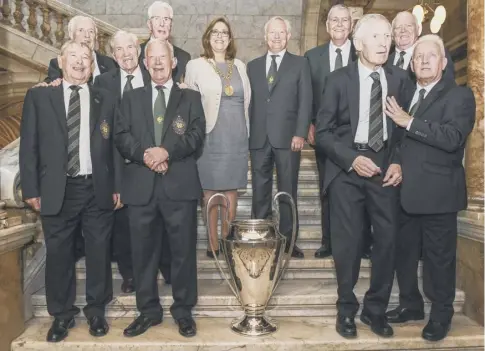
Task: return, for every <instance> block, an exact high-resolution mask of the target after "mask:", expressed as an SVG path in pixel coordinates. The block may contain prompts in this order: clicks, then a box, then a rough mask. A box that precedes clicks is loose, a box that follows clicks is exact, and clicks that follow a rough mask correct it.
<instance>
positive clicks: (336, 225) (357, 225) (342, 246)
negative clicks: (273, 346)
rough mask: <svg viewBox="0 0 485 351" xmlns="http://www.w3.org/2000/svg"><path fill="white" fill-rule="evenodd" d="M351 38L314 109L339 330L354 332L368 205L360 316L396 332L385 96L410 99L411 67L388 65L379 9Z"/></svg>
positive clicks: (393, 175)
mask: <svg viewBox="0 0 485 351" xmlns="http://www.w3.org/2000/svg"><path fill="white" fill-rule="evenodd" d="M353 41H354V45H355V48H356V50H357V51H358V52H359V59H358V61H357V62H354V63H351V64H349V65H348V66H347V67H344V68H342V69H339V70H337V71H335V72H332V73H331V74H330V75H329V76H328V78H327V83H326V87H325V92H324V95H323V100H322V103H321V106H320V110H319V112H318V115H317V125H316V137H315V139H316V140H315V141H316V147H317V148H320V149H321V150H322V151H323V152H325V154H326V155H327V160H326V163H325V183H324V191H327V192H328V193H329V196H330V198H329V199H330V212H331V214H332V220H331V221H330V226H331V235H332V253H333V258H334V261H335V269H336V272H337V283H338V300H337V309H338V315H337V322H336V330H337V332H338V333H339V334H340V335H342V336H343V337H355V336H356V335H357V329H356V326H355V322H354V318H355V315H356V314H357V311H358V309H359V302H358V301H357V298H356V297H355V294H354V292H353V289H354V287H355V284H356V283H357V279H358V277H359V269H360V253H361V242H362V235H363V223H364V214H365V211H367V213H368V214H369V216H370V219H371V223H372V226H373V232H372V236H373V242H374V244H373V248H372V256H371V261H372V268H371V279H370V287H369V290H368V291H367V293H366V294H365V297H364V306H363V309H362V314H361V317H360V319H361V321H362V322H363V323H365V324H367V325H370V327H371V330H372V331H373V332H374V333H376V334H377V335H379V336H382V337H390V336H392V335H393V330H392V328H391V326H390V325H389V324H388V323H387V320H386V317H385V312H386V308H387V305H388V303H389V297H390V294H391V287H392V281H393V277H394V269H393V267H392V264H390V263H391V262H394V242H395V239H396V235H397V229H398V228H397V225H398V222H397V211H398V188H397V186H398V185H399V184H400V182H401V180H402V177H401V166H400V165H399V143H398V142H399V140H400V133H399V132H398V130H396V129H397V126H396V124H395V123H394V122H393V121H392V120H391V119H389V118H387V117H386V115H385V114H384V113H383V108H384V101H385V99H386V96H394V97H395V98H396V99H397V101H399V103H400V104H403V103H406V100H405V99H406V91H407V89H408V88H409V82H410V81H409V79H408V77H407V74H406V72H404V71H403V70H401V69H399V68H395V67H385V68H384V67H383V65H384V63H385V62H386V60H387V56H388V53H389V47H390V45H391V24H390V23H389V22H388V20H387V19H386V18H385V17H384V16H382V15H376V14H370V15H365V16H364V17H362V18H361V19H360V20H359V21H358V22H357V24H356V26H355V31H354V36H353Z"/></svg>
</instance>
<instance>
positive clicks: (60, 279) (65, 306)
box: [41, 178, 113, 319]
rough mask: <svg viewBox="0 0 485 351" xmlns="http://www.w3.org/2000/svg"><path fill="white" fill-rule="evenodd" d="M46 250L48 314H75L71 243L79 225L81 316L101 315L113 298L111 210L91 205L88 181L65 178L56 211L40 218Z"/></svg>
mask: <svg viewBox="0 0 485 351" xmlns="http://www.w3.org/2000/svg"><path fill="white" fill-rule="evenodd" d="M41 218H42V227H43V230H44V238H45V244H46V249H47V254H46V271H45V290H46V300H47V310H48V312H49V314H50V315H51V316H54V317H56V318H61V319H68V318H71V317H73V316H75V315H76V314H78V313H79V309H78V308H77V307H76V306H74V302H75V300H76V267H75V263H76V259H75V255H74V246H75V241H76V234H77V233H78V231H79V228H81V229H82V231H83V233H84V242H85V251H86V302H87V305H86V306H85V307H84V314H85V316H86V317H87V318H90V317H93V316H104V312H105V306H106V305H107V304H108V303H109V302H110V301H111V300H112V298H113V285H112V277H111V261H110V239H111V232H112V226H113V211H112V210H102V209H100V208H99V207H98V205H97V203H96V198H95V193H94V187H93V181H92V179H85V178H75V179H73V178H67V183H66V190H65V195H64V202H63V204H62V208H61V210H60V212H59V213H58V214H57V215H53V216H44V215H42V216H41Z"/></svg>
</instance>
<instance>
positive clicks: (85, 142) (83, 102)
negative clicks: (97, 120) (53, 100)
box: [62, 79, 93, 175]
mask: <svg viewBox="0 0 485 351" xmlns="http://www.w3.org/2000/svg"><path fill="white" fill-rule="evenodd" d="M71 85H73V84H71V83H68V82H66V81H65V80H64V79H63V80H62V89H63V91H64V107H65V110H66V118H67V113H68V111H69V100H70V99H71V93H72V89H70V88H69V87H70V86H71ZM80 87H81V89H79V99H80V101H79V103H80V105H79V106H80V108H81V121H80V122H81V123H80V124H81V125H80V130H79V175H86V174H92V173H93V166H92V163H91V142H90V136H89V135H90V132H89V131H90V129H89V115H90V111H91V98H90V95H89V88H88V84H87V83H84V84H81V85H80Z"/></svg>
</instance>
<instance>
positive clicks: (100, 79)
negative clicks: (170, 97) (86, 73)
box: [94, 67, 151, 102]
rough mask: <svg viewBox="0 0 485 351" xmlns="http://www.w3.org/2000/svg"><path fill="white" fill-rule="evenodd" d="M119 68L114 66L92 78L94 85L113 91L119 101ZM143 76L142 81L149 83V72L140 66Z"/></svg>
mask: <svg viewBox="0 0 485 351" xmlns="http://www.w3.org/2000/svg"><path fill="white" fill-rule="evenodd" d="M120 70H121V68H114V69H112V70H111V71H108V72H105V73H103V74H100V75H99V76H97V77H96V79H95V80H94V85H95V86H98V87H100V88H103V89H106V90H108V91H110V92H111V93H113V94H114V95H115V96H116V98H117V99H118V101H119V102H121V96H122V95H121V72H120ZM140 71H141V74H142V76H143V83H145V85H150V81H151V79H150V74H149V73H148V71H147V70H146V69H142V68H141V67H140Z"/></svg>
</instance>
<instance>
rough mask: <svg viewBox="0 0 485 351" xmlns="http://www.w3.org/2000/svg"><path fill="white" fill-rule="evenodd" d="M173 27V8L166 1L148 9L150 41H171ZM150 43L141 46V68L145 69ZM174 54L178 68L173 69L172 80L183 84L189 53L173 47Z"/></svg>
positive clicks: (157, 2)
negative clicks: (144, 61)
mask: <svg viewBox="0 0 485 351" xmlns="http://www.w3.org/2000/svg"><path fill="white" fill-rule="evenodd" d="M172 25H173V8H172V6H170V4H169V3H167V2H164V1H154V2H153V3H152V4H151V5H150V7H149V8H148V20H147V26H148V29H150V38H149V40H150V39H161V40H169V38H170V34H171V32H172ZM147 43H148V41H146V42H144V43H143V44H141V55H140V66H143V67H145V64H144V63H143V60H144V58H145V47H146V45H147ZM173 54H174V57H175V58H176V59H177V66H176V67H175V68H174V69H173V72H172V79H173V81H174V82H176V83H183V81H184V75H185V66H187V62H189V61H190V54H189V53H188V52H187V51H184V50H182V49H181V48H179V47H177V46H175V45H173Z"/></svg>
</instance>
